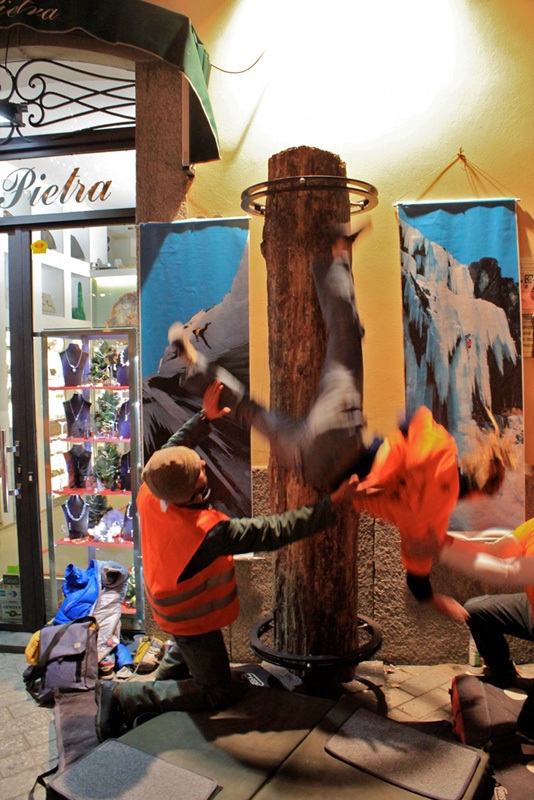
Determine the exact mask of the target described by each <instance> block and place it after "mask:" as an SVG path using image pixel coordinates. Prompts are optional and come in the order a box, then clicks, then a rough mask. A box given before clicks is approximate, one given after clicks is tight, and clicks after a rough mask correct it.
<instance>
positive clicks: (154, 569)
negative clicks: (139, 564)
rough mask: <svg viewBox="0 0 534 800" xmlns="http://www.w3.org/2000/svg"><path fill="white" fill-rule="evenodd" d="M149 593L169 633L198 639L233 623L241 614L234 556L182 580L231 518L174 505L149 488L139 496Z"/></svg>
mask: <svg viewBox="0 0 534 800" xmlns="http://www.w3.org/2000/svg"><path fill="white" fill-rule="evenodd" d="M137 508H138V511H139V517H140V522H141V550H142V555H143V566H144V570H145V591H146V594H147V598H148V601H149V603H150V606H151V608H152V611H153V613H154V618H155V620H156V622H157V623H158V624H159V625H160V627H161V628H162V629H163V630H164V631H166V632H167V633H173V634H177V635H182V636H194V635H197V634H202V633H208V632H210V631H213V630H217V629H218V628H222V627H225V626H226V625H230V624H231V623H232V622H234V620H235V619H236V618H237V615H238V613H239V600H238V597H237V584H236V579H235V570H234V560H233V558H232V556H220V557H219V558H216V559H215V560H214V561H213V562H212V563H211V564H208V565H207V566H206V567H205V568H204V569H202V570H200V572H198V573H197V574H196V575H193V576H192V577H191V578H188V579H186V580H184V581H178V578H179V577H180V575H181V574H182V572H183V570H184V569H185V567H186V566H187V564H188V563H189V562H190V560H191V558H192V557H193V555H194V554H195V553H196V551H197V550H198V548H199V547H200V545H201V544H202V542H203V541H204V539H205V538H206V534H207V533H208V531H209V530H211V529H212V528H213V527H214V525H216V524H217V522H220V521H222V520H226V519H228V517H227V516H226V515H225V514H222V513H221V512H219V511H215V510H213V509H201V510H193V509H188V508H184V507H181V506H176V505H169V506H168V507H167V508H166V510H163V509H162V507H161V503H160V501H159V500H158V499H157V498H156V497H154V495H153V494H152V493H151V492H150V491H149V489H148V488H147V486H146V484H143V485H142V486H141V488H140V490H139V493H138V496H137Z"/></svg>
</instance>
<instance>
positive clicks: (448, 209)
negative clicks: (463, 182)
mask: <svg viewBox="0 0 534 800" xmlns="http://www.w3.org/2000/svg"><path fill="white" fill-rule="evenodd" d="M398 213H399V217H400V218H401V219H403V220H404V221H405V222H407V223H408V224H410V225H412V226H413V227H414V228H416V229H417V230H418V231H420V232H421V233H422V234H423V236H425V237H426V238H427V239H430V240H431V241H432V242H435V243H437V244H440V245H441V246H442V247H444V248H445V249H446V250H447V251H448V252H449V253H451V254H452V255H453V256H454V258H456V259H457V261H459V262H460V263H461V264H467V265H469V264H471V262H473V261H479V260H480V259H481V258H485V257H490V258H496V259H497V261H498V263H499V267H500V268H501V274H502V275H503V277H506V278H513V279H514V280H516V281H517V280H519V275H518V263H519V254H518V245H517V226H516V216H515V200H486V201H484V200H476V201H475V200H473V201H461V202H442V203H399V205H398Z"/></svg>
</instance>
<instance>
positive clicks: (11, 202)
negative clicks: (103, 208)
mask: <svg viewBox="0 0 534 800" xmlns="http://www.w3.org/2000/svg"><path fill="white" fill-rule="evenodd" d="M78 173H79V168H78V167H75V168H74V169H73V170H72V172H71V173H70V175H69V176H68V177H67V179H66V180H65V182H64V183H63V185H58V184H57V183H51V182H49V181H48V180H47V176H46V173H44V172H43V173H41V174H40V175H37V174H36V172H35V169H33V167H17V168H16V169H14V170H13V171H12V172H10V173H9V174H8V175H6V177H5V178H4V179H3V180H2V183H1V185H0V190H1V191H0V208H2V209H4V210H5V209H13V208H14V207H15V206H16V205H17V203H19V202H20V200H21V199H22V198H24V200H25V204H26V203H29V205H30V207H31V208H32V209H34V208H36V206H39V205H43V206H50V205H52V204H54V203H60V204H61V205H62V206H64V205H66V204H67V203H68V202H69V201H71V200H73V201H74V202H75V203H85V202H89V203H95V204H96V203H98V202H99V201H100V202H104V201H105V200H107V199H108V198H109V197H110V195H111V184H112V183H113V181H111V180H97V181H95V182H94V183H93V184H92V185H91V186H89V185H86V184H85V183H83V182H82V181H81V180H80V176H79V174H78Z"/></svg>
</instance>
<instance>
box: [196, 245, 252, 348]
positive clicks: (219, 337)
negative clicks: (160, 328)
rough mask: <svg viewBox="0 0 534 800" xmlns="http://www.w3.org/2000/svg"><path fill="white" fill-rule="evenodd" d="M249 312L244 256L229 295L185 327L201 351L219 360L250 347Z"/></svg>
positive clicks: (201, 312) (204, 310)
mask: <svg viewBox="0 0 534 800" xmlns="http://www.w3.org/2000/svg"><path fill="white" fill-rule="evenodd" d="M248 310H249V309H248V259H247V258H246V256H245V255H244V257H243V259H242V261H241V263H240V265H239V268H238V270H237V273H236V276H235V278H234V281H233V283H232V287H231V289H230V291H229V292H228V294H226V295H225V297H223V299H222V300H221V302H220V303H217V304H216V305H214V306H212V307H211V308H208V309H201V310H200V311H198V312H197V313H196V314H195V315H194V316H193V317H191V319H190V320H188V321H187V322H185V321H184V328H185V330H186V331H187V333H188V335H189V338H190V340H191V342H192V343H193V345H194V346H195V348H196V349H197V350H200V351H201V352H203V353H204V355H205V356H206V357H207V358H208V359H209V360H210V361H218V360H219V359H220V358H221V356H222V355H223V354H224V353H226V352H228V351H230V350H232V349H234V348H236V347H242V346H243V345H247V346H248V342H249V329H248V319H249V314H248Z"/></svg>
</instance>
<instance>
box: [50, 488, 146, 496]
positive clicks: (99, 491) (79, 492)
mask: <svg viewBox="0 0 534 800" xmlns="http://www.w3.org/2000/svg"><path fill="white" fill-rule="evenodd" d="M52 494H54V495H62V494H66V495H82V494H85V495H89V496H90V497H92V496H94V495H95V494H98V495H103V496H104V495H115V496H117V495H118V496H119V497H130V496H131V494H132V493H131V492H129V491H127V490H126V489H85V488H82V487H80V488H78V487H77V488H76V489H53V490H52Z"/></svg>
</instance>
